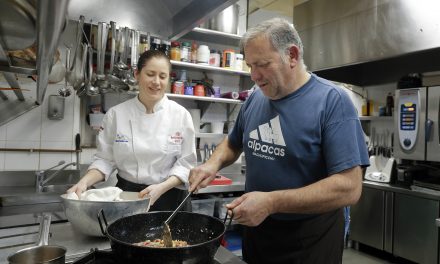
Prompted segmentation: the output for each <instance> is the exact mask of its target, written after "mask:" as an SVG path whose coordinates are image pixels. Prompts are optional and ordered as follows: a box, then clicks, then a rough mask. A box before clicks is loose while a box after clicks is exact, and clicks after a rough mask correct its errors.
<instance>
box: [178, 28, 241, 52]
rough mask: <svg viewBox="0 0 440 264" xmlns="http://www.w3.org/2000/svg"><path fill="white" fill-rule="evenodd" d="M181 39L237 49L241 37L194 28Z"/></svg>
mask: <svg viewBox="0 0 440 264" xmlns="http://www.w3.org/2000/svg"><path fill="white" fill-rule="evenodd" d="M182 38H186V39H195V40H198V41H202V42H211V43H217V44H223V45H229V46H234V47H237V46H238V45H239V43H240V40H241V36H239V35H236V34H230V33H225V32H221V31H216V30H211V29H206V28H199V27H196V28H194V29H193V30H192V31H190V32H188V33H187V34H186V35H184V36H183V37H182Z"/></svg>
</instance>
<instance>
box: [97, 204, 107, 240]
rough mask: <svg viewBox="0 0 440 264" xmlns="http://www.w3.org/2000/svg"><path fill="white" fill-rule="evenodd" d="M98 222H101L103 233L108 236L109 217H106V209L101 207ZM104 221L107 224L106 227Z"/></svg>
mask: <svg viewBox="0 0 440 264" xmlns="http://www.w3.org/2000/svg"><path fill="white" fill-rule="evenodd" d="M98 222H99V227H100V228H101V232H102V234H103V235H104V236H107V228H108V223H107V219H106V218H105V215H104V209H101V210H99V212H98ZM102 223H104V224H105V228H104V226H103V224H102Z"/></svg>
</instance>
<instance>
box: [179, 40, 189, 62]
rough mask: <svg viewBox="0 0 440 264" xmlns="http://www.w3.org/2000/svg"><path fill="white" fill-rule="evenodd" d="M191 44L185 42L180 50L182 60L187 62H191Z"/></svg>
mask: <svg viewBox="0 0 440 264" xmlns="http://www.w3.org/2000/svg"><path fill="white" fill-rule="evenodd" d="M190 55H191V44H190V43H189V42H183V43H182V47H181V49H180V60H181V61H185V62H190V61H191V57H190Z"/></svg>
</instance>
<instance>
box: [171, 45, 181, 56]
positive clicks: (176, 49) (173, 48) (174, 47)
mask: <svg viewBox="0 0 440 264" xmlns="http://www.w3.org/2000/svg"><path fill="white" fill-rule="evenodd" d="M171 59H172V60H175V61H180V43H179V42H178V41H172V42H171Z"/></svg>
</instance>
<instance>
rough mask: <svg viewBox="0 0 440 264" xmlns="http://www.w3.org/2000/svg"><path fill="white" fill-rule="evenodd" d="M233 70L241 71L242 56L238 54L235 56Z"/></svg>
mask: <svg viewBox="0 0 440 264" xmlns="http://www.w3.org/2000/svg"><path fill="white" fill-rule="evenodd" d="M234 69H235V70H236V71H242V70H243V54H240V53H236V54H235V61H234Z"/></svg>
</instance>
